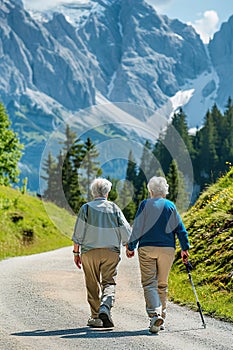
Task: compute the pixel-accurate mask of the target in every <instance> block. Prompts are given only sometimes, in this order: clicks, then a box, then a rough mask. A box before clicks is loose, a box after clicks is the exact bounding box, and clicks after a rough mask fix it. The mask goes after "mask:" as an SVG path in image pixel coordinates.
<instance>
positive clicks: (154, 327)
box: [149, 316, 164, 333]
mask: <svg viewBox="0 0 233 350" xmlns="http://www.w3.org/2000/svg"><path fill="white" fill-rule="evenodd" d="M163 323H164V320H163V318H162V317H161V316H153V317H152V318H151V320H150V327H149V332H151V333H158V332H159V331H160V329H161V328H160V327H161V326H162V325H163Z"/></svg>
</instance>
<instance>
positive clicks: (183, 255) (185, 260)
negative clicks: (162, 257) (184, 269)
mask: <svg viewBox="0 0 233 350" xmlns="http://www.w3.org/2000/svg"><path fill="white" fill-rule="evenodd" d="M188 257H189V252H188V250H182V251H181V259H182V262H183V263H184V264H187V263H188Z"/></svg>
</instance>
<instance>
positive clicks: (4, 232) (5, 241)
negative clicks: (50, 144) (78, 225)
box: [0, 186, 75, 259]
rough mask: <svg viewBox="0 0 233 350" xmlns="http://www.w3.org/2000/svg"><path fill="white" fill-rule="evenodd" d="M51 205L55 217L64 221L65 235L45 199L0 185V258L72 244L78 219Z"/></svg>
mask: <svg viewBox="0 0 233 350" xmlns="http://www.w3.org/2000/svg"><path fill="white" fill-rule="evenodd" d="M47 205H49V206H50V212H54V217H57V218H58V219H60V218H61V220H62V221H63V222H64V228H63V229H62V231H63V232H60V231H59V230H58V229H57V228H56V227H55V225H54V224H53V222H52V221H51V220H50V219H49V217H48V215H47V213H46V210H45V208H44V205H43V202H42V201H41V200H39V199H38V198H35V197H33V196H29V195H27V194H24V195H23V194H21V192H19V191H17V190H14V189H12V188H8V187H3V186H0V259H4V258H7V257H13V256H17V255H29V254H34V253H39V252H44V251H49V250H53V249H57V248H60V247H64V246H68V245H71V244H72V242H71V235H72V230H73V226H74V220H75V218H74V217H72V216H71V215H69V214H68V213H67V211H65V210H63V209H60V208H57V207H56V206H55V205H53V204H47Z"/></svg>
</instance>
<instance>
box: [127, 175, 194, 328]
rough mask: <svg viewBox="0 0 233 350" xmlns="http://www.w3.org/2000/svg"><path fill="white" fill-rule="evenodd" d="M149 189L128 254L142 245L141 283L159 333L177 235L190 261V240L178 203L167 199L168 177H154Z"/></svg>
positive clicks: (184, 258)
mask: <svg viewBox="0 0 233 350" xmlns="http://www.w3.org/2000/svg"><path fill="white" fill-rule="evenodd" d="M147 188H148V190H149V194H150V199H147V200H144V201H142V202H141V203H140V206H139V208H138V211H137V214H136V218H135V220H134V224H133V231H132V236H131V238H130V241H129V244H128V249H127V250H126V254H127V256H128V257H132V256H133V255H134V249H135V248H136V246H137V244H138V257H139V263H140V270H141V282H142V286H143V290H144V297H145V302H146V311H147V314H148V316H149V318H150V326H149V330H150V332H151V333H157V332H158V331H159V330H160V329H164V320H165V317H166V308H167V305H166V304H167V289H168V276H169V272H170V269H171V266H172V264H173V261H174V257H175V248H176V234H177V237H178V239H179V243H180V246H181V249H182V251H181V256H182V260H183V262H187V257H188V249H189V242H188V233H187V231H186V229H185V227H184V225H183V223H182V220H181V218H180V216H179V214H178V212H177V209H176V207H175V205H174V204H173V203H172V202H171V201H169V200H168V199H166V198H165V197H166V194H168V184H167V181H166V179H165V178H163V177H156V176H154V177H152V178H151V179H150V180H149V182H148V185H147ZM161 306H162V308H161Z"/></svg>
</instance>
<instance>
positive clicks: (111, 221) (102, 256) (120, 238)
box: [72, 178, 131, 327]
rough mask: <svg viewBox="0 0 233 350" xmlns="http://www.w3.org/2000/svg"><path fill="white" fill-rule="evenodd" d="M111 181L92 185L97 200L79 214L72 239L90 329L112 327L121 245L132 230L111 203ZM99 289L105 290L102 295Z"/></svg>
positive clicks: (125, 241) (82, 208)
mask: <svg viewBox="0 0 233 350" xmlns="http://www.w3.org/2000/svg"><path fill="white" fill-rule="evenodd" d="M111 186H112V184H111V182H110V181H108V180H106V179H103V178H98V179H95V180H94V181H93V182H92V184H91V186H90V189H91V192H92V195H93V197H94V200H93V201H91V202H88V203H86V204H84V205H83V206H82V207H81V208H80V211H79V213H78V216H77V220H76V224H75V228H74V233H73V237H72V240H73V242H74V250H73V253H74V262H75V264H76V265H77V267H78V268H79V269H80V268H81V264H82V266H83V270H84V274H85V281H86V289H87V300H88V303H89V305H90V309H91V317H90V318H89V320H88V322H87V325H88V326H91V327H102V326H103V327H113V326H114V324H113V321H112V318H111V313H110V311H111V308H112V306H113V304H114V301H115V286H116V276H117V266H118V263H119V261H120V247H121V244H123V245H126V244H127V243H128V240H129V237H130V234H131V228H130V225H129V223H128V222H127V221H126V219H125V217H124V215H123V213H122V211H121V210H120V208H119V207H118V206H117V205H116V204H114V203H113V202H111V201H108V200H107V198H108V194H109V192H110V190H111ZM100 286H101V290H102V294H101V297H100V296H99V291H100Z"/></svg>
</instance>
